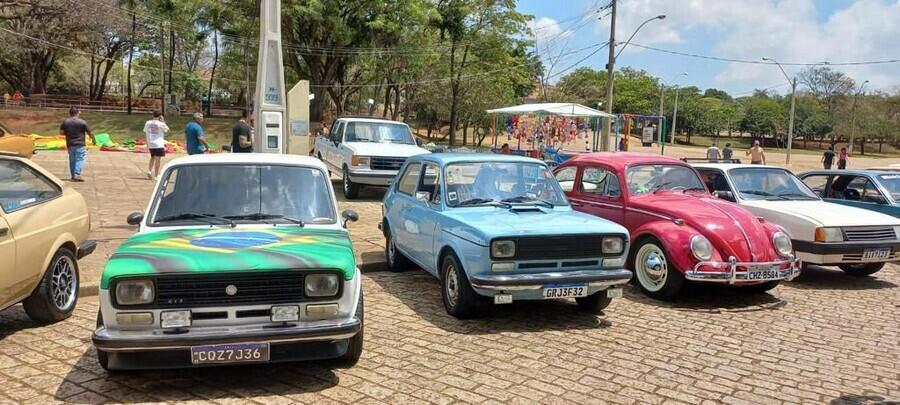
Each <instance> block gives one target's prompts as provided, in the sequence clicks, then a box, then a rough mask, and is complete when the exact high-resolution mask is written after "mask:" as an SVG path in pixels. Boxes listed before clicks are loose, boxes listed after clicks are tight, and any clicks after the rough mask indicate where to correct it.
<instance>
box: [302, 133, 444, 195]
mask: <svg viewBox="0 0 900 405" xmlns="http://www.w3.org/2000/svg"><path fill="white" fill-rule="evenodd" d="M314 153H315V156H316V157H318V158H319V160H321V161H323V162H325V165H326V166H327V167H328V170H329V171H330V172H336V173H340V174H341V179H343V183H344V186H343V187H342V189H343V191H344V197H346V198H348V199H353V198H356V197H357V195H358V194H359V189H360V187H362V186H380V187H387V186H390V185H391V182H393V181H394V177H395V176H396V175H397V171H398V170H400V167H401V166H403V163H404V162H405V161H406V158H408V157H410V156H413V155H420V154H423V153H429V152H428V151H427V150H425V149H422V148H420V147H419V146H418V145H417V143H416V138H415V137H414V136H413V134H412V131H411V130H410V129H409V126H408V125H406V124H404V123H402V122H396V121H391V120H386V119H379V118H372V117H366V118H356V117H341V118H338V119H337V120H335V121H334V124H333V125H332V126H331V133H330V134H329V135H328V136H319V137H317V138H316V146H315V150H314Z"/></svg>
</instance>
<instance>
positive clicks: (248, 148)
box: [231, 110, 253, 153]
mask: <svg viewBox="0 0 900 405" xmlns="http://www.w3.org/2000/svg"><path fill="white" fill-rule="evenodd" d="M231 152H232V153H251V152H253V128H252V127H251V126H250V113H249V112H248V111H247V110H243V111H241V119H240V120H238V122H237V124H234V128H232V129H231Z"/></svg>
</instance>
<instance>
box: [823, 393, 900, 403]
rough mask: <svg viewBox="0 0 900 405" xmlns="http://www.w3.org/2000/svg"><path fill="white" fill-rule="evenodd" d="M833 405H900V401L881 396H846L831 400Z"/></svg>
mask: <svg viewBox="0 0 900 405" xmlns="http://www.w3.org/2000/svg"><path fill="white" fill-rule="evenodd" d="M830 403H831V405H900V400H896V399H894V400H891V399H886V398H885V397H882V396H880V395H854V394H846V395H841V396H840V397H838V398H835V399H832V400H831V402H830Z"/></svg>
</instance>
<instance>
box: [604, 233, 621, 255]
mask: <svg viewBox="0 0 900 405" xmlns="http://www.w3.org/2000/svg"><path fill="white" fill-rule="evenodd" d="M600 246H601V252H603V254H605V255H618V254H622V252H624V251H625V240H624V239H622V238H620V237H618V236H604V237H603V239H602V240H601V241H600Z"/></svg>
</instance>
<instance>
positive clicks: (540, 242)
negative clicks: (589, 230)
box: [513, 235, 624, 260]
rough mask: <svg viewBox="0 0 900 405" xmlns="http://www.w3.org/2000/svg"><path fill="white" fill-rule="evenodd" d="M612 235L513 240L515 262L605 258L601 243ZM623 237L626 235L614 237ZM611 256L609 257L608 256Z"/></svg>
mask: <svg viewBox="0 0 900 405" xmlns="http://www.w3.org/2000/svg"><path fill="white" fill-rule="evenodd" d="M604 236H610V235H572V236H539V237H527V238H513V240H515V241H516V256H515V257H514V258H513V259H515V260H547V259H578V258H587V257H599V256H604V254H603V252H602V245H601V243H600V241H601V240H602V239H603V237H604ZM614 236H623V237H624V235H614ZM607 256H609V255H607Z"/></svg>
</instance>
